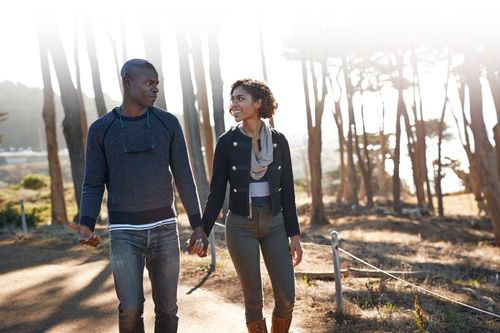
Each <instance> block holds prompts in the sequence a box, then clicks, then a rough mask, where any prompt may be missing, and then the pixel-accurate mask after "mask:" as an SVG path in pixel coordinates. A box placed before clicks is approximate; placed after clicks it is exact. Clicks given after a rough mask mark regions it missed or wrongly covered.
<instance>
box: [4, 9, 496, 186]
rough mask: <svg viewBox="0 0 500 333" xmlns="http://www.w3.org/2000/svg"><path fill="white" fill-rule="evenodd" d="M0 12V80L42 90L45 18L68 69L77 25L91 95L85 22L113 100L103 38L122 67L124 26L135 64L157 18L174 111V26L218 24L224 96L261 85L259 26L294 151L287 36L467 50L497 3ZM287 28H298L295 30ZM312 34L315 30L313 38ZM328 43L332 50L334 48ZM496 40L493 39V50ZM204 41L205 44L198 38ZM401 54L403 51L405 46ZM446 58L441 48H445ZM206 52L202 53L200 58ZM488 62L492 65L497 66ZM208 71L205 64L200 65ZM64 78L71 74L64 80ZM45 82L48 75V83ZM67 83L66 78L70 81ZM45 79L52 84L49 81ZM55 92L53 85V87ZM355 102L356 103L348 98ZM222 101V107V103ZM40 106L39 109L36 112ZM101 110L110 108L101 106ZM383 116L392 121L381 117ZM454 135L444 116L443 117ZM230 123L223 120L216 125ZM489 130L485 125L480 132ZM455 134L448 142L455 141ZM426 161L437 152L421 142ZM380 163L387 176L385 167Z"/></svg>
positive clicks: (431, 82) (371, 123) (329, 125)
mask: <svg viewBox="0 0 500 333" xmlns="http://www.w3.org/2000/svg"><path fill="white" fill-rule="evenodd" d="M1 6H2V7H1V8H2V9H1V10H0V44H1V45H2V52H0V82H1V81H5V80H9V81H14V82H21V83H23V84H26V85H28V86H32V87H42V86H43V85H42V77H41V71H40V62H39V49H38V39H37V15H38V14H39V13H42V12H47V13H50V14H51V15H52V17H53V18H54V20H55V21H56V22H57V26H58V27H59V33H60V34H61V38H62V41H63V44H64V47H65V51H66V56H67V59H68V62H69V64H70V66H71V68H72V70H73V71H74V66H73V65H74V61H73V59H74V42H75V26H76V23H78V27H79V28H78V29H79V30H78V41H79V44H78V50H79V59H80V67H81V75H82V78H81V79H82V88H83V91H84V93H85V94H87V95H88V96H91V97H92V96H93V88H92V80H91V72H90V66H89V61H88V56H87V53H86V52H87V51H86V46H85V36H84V34H83V31H82V30H83V29H82V28H81V21H82V20H83V18H84V16H85V15H88V16H89V17H90V18H91V22H92V25H93V29H94V34H95V38H96V43H97V53H98V58H99V65H100V71H101V73H100V74H101V80H102V86H103V90H104V92H105V93H106V94H108V95H110V96H111V97H112V98H113V99H115V100H117V101H120V100H121V93H120V89H119V85H118V80H117V76H116V69H115V63H114V58H113V49H112V46H111V41H110V38H111V39H112V40H113V41H114V42H115V43H116V44H117V46H118V56H119V58H120V62H121V63H122V60H123V59H121V57H122V51H121V47H120V45H121V38H122V37H121V32H120V25H121V24H122V20H123V24H124V28H125V38H126V45H127V50H126V53H127V58H129V59H130V58H144V57H145V53H144V42H143V39H142V24H147V22H148V21H157V22H159V24H160V29H161V38H162V44H161V49H162V57H163V75H164V78H165V80H164V82H162V83H161V84H162V85H163V89H165V95H166V100H167V106H168V109H169V111H171V112H173V113H176V114H181V113H182V91H181V85H180V80H179V68H178V58H177V57H178V53H177V45H176V40H175V26H176V22H184V23H186V24H188V25H189V26H195V25H197V24H199V25H200V26H207V24H214V25H217V26H219V41H220V48H221V58H220V66H221V71H222V79H223V81H224V95H225V96H228V95H229V88H230V84H231V83H232V82H234V81H235V80H236V79H239V78H243V77H252V78H257V79H263V73H262V65H261V60H260V48H259V36H258V26H259V24H260V25H261V26H262V32H263V42H264V50H265V55H266V63H267V75H268V83H269V85H270V87H271V89H272V90H273V92H274V94H275V97H276V99H277V101H278V103H279V109H278V112H277V115H276V117H275V123H276V127H277V128H278V129H279V130H281V131H282V132H284V133H285V134H286V135H287V137H290V138H291V140H292V141H293V142H295V143H297V144H299V143H300V142H302V143H304V144H305V143H306V136H307V129H306V125H305V124H306V117H305V101H304V93H303V85H302V74H301V67H300V62H299V61H296V60H289V59H287V58H286V57H285V56H284V53H285V51H286V40H287V39H289V38H290V36H291V34H294V33H295V34H297V35H303V37H305V38H308V39H312V40H314V39H318V40H322V38H323V37H324V36H323V34H325V36H327V37H326V39H325V40H326V43H327V44H328V48H329V49H336V48H338V50H337V51H338V52H344V53H345V52H347V53H349V52H355V51H356V50H358V51H359V50H362V49H363V48H364V47H366V48H367V49H373V48H376V47H379V46H380V47H383V45H384V44H385V43H390V42H392V41H395V40H397V39H398V38H399V37H400V36H402V35H407V36H410V37H411V38H409V41H410V42H411V41H414V42H415V43H420V42H422V43H427V44H437V45H441V47H440V48H441V49H442V50H445V48H446V46H449V47H453V45H456V44H457V43H459V44H460V45H466V46H468V47H471V48H473V47H481V46H482V44H481V38H480V37H481V36H482V37H488V36H490V37H491V36H492V35H494V36H498V35H499V32H500V23H499V21H500V20H499V19H498V14H499V13H500V4H497V2H496V1H487V0H476V1H451V0H447V1H439V0H433V1H411V2H410V1H395V0H394V1H326V0H325V1H270V0H268V1H264V0H258V1H242V2H238V1H202V0H199V1H176V2H172V1H170V2H169V1H147V2H138V1H102V0H101V1H98V0H87V1H80V2H77V1H55V0H53V1H36V0H31V1H17V2H12V1H8V2H4V3H2V5H1ZM297 27H300V28H299V30H298V31H297ZM318 32H320V33H319V34H318ZM336 41H339V42H338V46H337V44H336ZM498 41H499V39H497V43H498ZM205 42H206V41H205ZM409 47H411V45H409ZM450 52H451V51H450ZM207 58H208V55H205V59H207ZM497 61H498V60H497ZM435 66H437V67H439V66H441V67H442V70H439V71H433V72H432V73H429V72H426V71H425V70H422V73H420V74H421V85H422V99H423V104H424V117H425V118H427V119H430V118H438V117H439V114H440V112H441V108H442V105H443V98H444V88H443V87H444V81H445V75H446V68H445V66H444V65H443V64H436V65H435ZM205 67H206V70H207V71H208V61H207V60H206V61H205ZM73 74H74V73H73ZM53 77H54V78H55V75H54V76H53ZM74 78H75V76H74V75H73V79H74ZM54 80H55V79H54ZM53 85H54V89H55V90H56V93H58V87H57V84H53ZM451 89H452V90H453V92H450V105H451V107H452V108H458V107H460V106H459V104H457V103H458V100H457V98H458V97H457V95H456V89H457V88H456V85H455V84H454V83H450V91H451ZM333 95H335V94H330V95H329V96H328V97H327V102H326V109H325V114H324V117H323V125H322V126H323V129H324V134H323V136H324V140H325V143H324V147H327V148H328V149H330V151H325V150H324V152H323V156H331V155H332V154H335V158H337V152H336V148H337V147H336V145H335V142H337V138H336V136H337V131H336V127H335V123H334V120H333V117H332V114H331V109H332V107H333V101H334V99H335V98H336V96H333ZM383 95H384V102H385V107H386V112H387V114H386V116H387V118H386V119H389V120H388V122H387V124H386V128H388V129H389V130H388V131H392V128H393V127H394V124H393V122H394V121H393V119H395V118H394V114H395V107H396V104H395V103H396V99H395V96H397V95H395V91H394V90H393V89H385V91H384V92H383ZM358 100H359V99H358ZM228 102H229V99H226V100H225V101H224V103H225V105H226V106H227V105H228ZM364 102H365V103H366V106H365V112H366V115H367V118H368V120H367V124H368V127H367V131H369V132H375V131H378V130H379V126H378V125H379V121H378V113H377V110H378V109H379V108H380V99H379V98H378V97H376V98H375V97H374V96H370V94H366V96H364ZM40 107H41V106H40ZM107 107H108V108H111V107H112V106H111V105H108V106H107ZM484 114H485V121H486V123H489V124H493V123H496V114H495V109H494V106H493V104H492V101H491V97H490V96H486V98H485V105H484ZM391 115H392V117H391ZM447 122H448V123H449V124H450V127H451V128H453V131H454V132H456V127H455V122H454V120H453V118H451V116H450V118H449V119H447ZM232 124H234V120H232V119H231V118H230V117H229V114H227V119H226V127H228V125H232ZM488 128H489V130H491V126H488ZM455 137H457V135H456V134H455ZM445 149H446V151H445V152H448V154H455V155H456V156H455V158H458V159H460V160H461V161H462V162H463V163H464V165H467V161H466V160H467V159H466V156H465V153H464V152H463V149H461V147H460V142H459V140H458V139H457V140H454V141H453V143H449V144H447V147H446V148H445ZM429 154H430V155H431V156H433V155H435V154H437V152H435V151H434V149H433V148H432V144H431V145H430V150H429ZM390 167H391V166H389V165H388V170H390ZM402 169H407V170H408V172H409V173H408V174H407V175H405V177H407V178H408V177H411V176H410V175H411V170H410V169H411V167H410V162H409V160H408V159H404V160H402ZM444 181H445V182H447V184H445V185H444V186H445V187H446V186H448V189H455V187H456V186H458V185H457V184H456V183H458V181H457V179H456V178H453V177H452V176H450V177H447V178H445V179H444Z"/></svg>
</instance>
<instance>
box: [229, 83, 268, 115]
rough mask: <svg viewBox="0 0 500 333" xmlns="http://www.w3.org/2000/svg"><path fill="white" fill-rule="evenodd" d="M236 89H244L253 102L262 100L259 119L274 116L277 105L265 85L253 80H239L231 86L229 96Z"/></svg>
mask: <svg viewBox="0 0 500 333" xmlns="http://www.w3.org/2000/svg"><path fill="white" fill-rule="evenodd" d="M238 87H242V88H243V89H245V91H246V92H247V93H249V94H250V96H252V99H253V100H254V101H258V100H259V98H260V99H262V103H261V105H260V108H259V116H260V117H261V118H264V119H266V118H271V117H272V116H273V115H274V112H275V111H276V109H277V108H278V103H277V102H276V101H275V99H274V96H273V93H272V92H271V89H269V87H268V86H267V84H265V83H264V82H261V81H258V80H253V79H241V80H238V81H236V82H235V83H233V85H232V86H231V95H232V94H233V91H234V89H236V88H238Z"/></svg>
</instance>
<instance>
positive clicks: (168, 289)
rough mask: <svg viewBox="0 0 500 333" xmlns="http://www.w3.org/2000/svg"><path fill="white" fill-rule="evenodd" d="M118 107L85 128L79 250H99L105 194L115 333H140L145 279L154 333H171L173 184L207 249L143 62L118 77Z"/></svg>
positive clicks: (175, 129) (172, 123) (184, 168)
mask: <svg viewBox="0 0 500 333" xmlns="http://www.w3.org/2000/svg"><path fill="white" fill-rule="evenodd" d="M121 77H122V83H123V102H122V105H121V106H120V107H116V108H114V109H113V110H112V111H111V112H108V113H107V114H106V115H104V116H103V117H101V118H100V119H98V120H96V121H95V122H94V123H93V124H92V125H91V126H90V128H89V131H88V137H87V153H86V164H85V179H84V183H83V191H82V200H81V206H80V225H79V226H78V232H79V233H80V237H81V243H82V244H86V245H90V246H97V245H98V244H99V241H100V239H99V236H98V235H97V234H96V233H94V226H95V223H96V219H97V217H98V215H99V211H100V207H101V202H102V196H103V192H104V186H106V189H107V191H108V202H107V205H108V212H109V214H108V215H109V233H110V246H111V267H112V270H113V278H114V282H115V289H116V293H117V296H118V299H119V301H120V304H119V306H118V310H119V329H120V332H144V323H143V319H142V314H143V308H144V292H143V283H142V282H143V271H144V265H146V267H147V269H148V271H149V279H150V281H151V286H152V294H153V301H154V304H155V315H156V317H155V318H156V319H155V332H177V325H178V317H177V284H178V280H179V238H178V230H177V218H176V212H175V208H174V192H173V185H172V184H173V181H172V176H173V179H174V180H175V184H176V187H177V190H178V192H179V195H180V198H181V200H182V203H183V205H184V208H185V210H186V213H187V215H188V217H189V223H190V225H191V227H192V228H193V230H194V232H193V235H192V236H191V239H190V240H189V243H190V245H194V244H195V242H196V244H200V243H202V244H203V245H205V253H200V251H197V252H198V253H199V255H206V244H208V242H207V239H206V236H205V234H204V232H203V223H202V221H201V216H200V207H199V201H198V195H197V192H196V186H195V183H194V181H193V176H192V172H191V168H190V165H189V159H188V154H187V150H186V144H185V140H184V136H183V133H182V129H181V126H180V124H179V121H178V120H177V118H176V117H175V116H174V115H172V114H170V113H168V112H166V111H165V110H162V109H159V108H156V107H154V106H153V104H154V102H155V100H156V96H157V93H158V84H159V82H158V73H157V71H156V69H155V68H154V67H153V65H152V64H151V63H149V62H147V61H146V60H141V59H133V60H129V61H127V62H126V63H125V64H124V65H123V67H122V69H121Z"/></svg>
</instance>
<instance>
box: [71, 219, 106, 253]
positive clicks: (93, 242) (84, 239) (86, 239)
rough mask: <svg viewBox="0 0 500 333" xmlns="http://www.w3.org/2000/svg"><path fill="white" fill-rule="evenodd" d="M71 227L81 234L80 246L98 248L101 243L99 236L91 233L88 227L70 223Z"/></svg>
mask: <svg viewBox="0 0 500 333" xmlns="http://www.w3.org/2000/svg"><path fill="white" fill-rule="evenodd" d="M69 227H70V228H71V229H73V230H74V231H76V232H78V233H79V234H80V244H83V245H89V246H93V247H97V245H99V243H100V242H101V238H100V237H99V235H98V234H97V233H95V232H92V231H90V229H89V227H87V226H86V225H83V224H80V225H75V224H72V223H70V224H69Z"/></svg>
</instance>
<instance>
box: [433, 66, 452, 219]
mask: <svg viewBox="0 0 500 333" xmlns="http://www.w3.org/2000/svg"><path fill="white" fill-rule="evenodd" d="M448 67H449V66H448ZM449 80H450V71H449V68H448V72H447V76H446V83H445V85H444V89H445V91H444V103H443V108H442V111H441V119H440V120H439V127H438V158H437V171H436V177H435V182H436V184H435V185H436V196H437V199H438V214H439V217H443V216H444V207H443V191H442V188H441V180H442V179H443V174H442V162H441V145H442V143H443V132H444V116H445V113H446V105H447V103H448V83H449Z"/></svg>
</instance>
